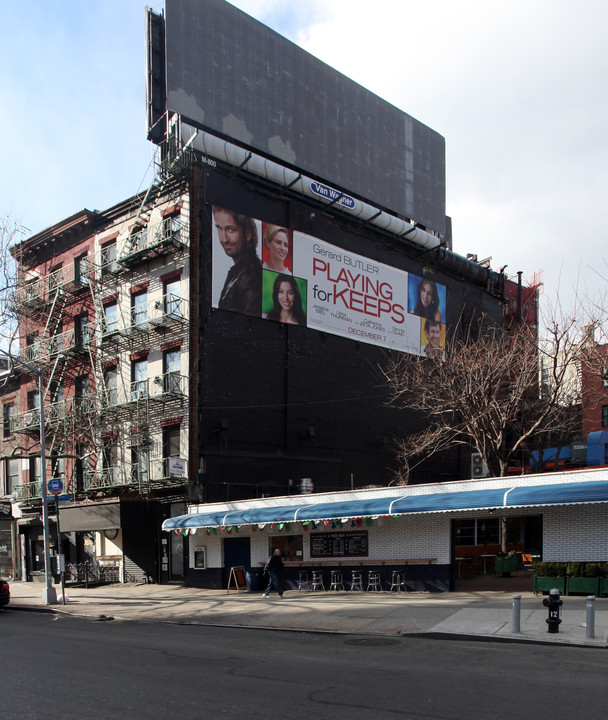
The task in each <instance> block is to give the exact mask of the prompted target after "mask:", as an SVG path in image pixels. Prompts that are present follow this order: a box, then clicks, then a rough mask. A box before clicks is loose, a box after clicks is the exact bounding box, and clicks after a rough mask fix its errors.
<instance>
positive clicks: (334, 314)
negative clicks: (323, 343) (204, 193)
mask: <svg viewBox="0 0 608 720" xmlns="http://www.w3.org/2000/svg"><path fill="white" fill-rule="evenodd" d="M212 303H213V306H214V307H216V308H219V309H221V310H229V311H231V312H239V313H242V314H245V315H252V316H255V317H261V318H264V319H266V320H269V321H275V322H281V323H285V324H291V325H299V326H303V327H308V328H310V329H313V330H319V331H322V332H327V333H331V334H333V335H339V336H341V337H345V338H350V339H352V340H358V341H359V342H365V343H369V344H371V345H378V346H380V347H386V348H391V349H394V350H399V351H401V352H407V353H411V354H415V355H425V356H428V357H436V358H442V357H443V348H444V347H445V324H444V323H445V316H446V288H445V286H443V285H440V284H437V283H435V282H434V281H431V280H428V279H427V278H422V277H418V276H416V275H412V274H409V273H407V272H405V271H403V270H398V269H396V268H393V267H390V266H389V265H384V264H382V263H379V262H376V261H375V260H372V259H370V258H366V257H363V256H361V255H357V254H355V253H351V252H348V251H346V250H344V249H342V248H338V247H336V246H334V245H331V244H330V243H327V242H325V241H323V240H320V239H318V238H316V237H314V236H312V235H308V234H305V233H301V232H299V231H297V230H292V229H290V228H284V227H281V226H278V225H273V224H271V223H267V222H264V221H262V220H259V219H257V218H250V217H247V216H245V215H242V214H240V213H237V212H234V211H232V210H227V209H223V208H219V207H217V206H215V207H214V208H213V283H212Z"/></svg>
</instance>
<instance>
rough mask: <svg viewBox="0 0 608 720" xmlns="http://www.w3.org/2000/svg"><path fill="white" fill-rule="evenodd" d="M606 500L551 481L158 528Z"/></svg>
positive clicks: (283, 508)
mask: <svg viewBox="0 0 608 720" xmlns="http://www.w3.org/2000/svg"><path fill="white" fill-rule="evenodd" d="M594 502H604V503H606V502H608V482H583V483H570V484H551V485H539V486H533V487H514V486H505V487H500V488H492V489H485V490H470V491H458V492H451V493H449V492H444V493H429V494H408V493H405V492H403V493H401V494H395V495H391V496H385V497H379V498H359V499H354V500H344V501H339V502H316V503H315V502H311V503H306V504H303V503H300V504H292V505H279V506H272V505H270V506H269V505H266V506H258V507H251V508H240V509H238V510H231V511H226V510H222V511H217V510H214V511H212V512H198V513H191V514H188V515H180V516H178V517H174V518H169V519H168V520H165V522H164V523H163V530H167V531H168V530H186V529H193V530H194V529H196V528H221V527H232V526H243V525H258V526H264V525H266V524H269V523H293V522H317V521H323V520H346V519H349V520H350V519H352V518H368V517H372V518H373V517H381V516H387V515H407V514H413V513H437V512H453V511H457V510H484V509H486V510H492V509H499V508H502V507H513V508H515V507H534V506H543V505H569V504H575V503H594Z"/></svg>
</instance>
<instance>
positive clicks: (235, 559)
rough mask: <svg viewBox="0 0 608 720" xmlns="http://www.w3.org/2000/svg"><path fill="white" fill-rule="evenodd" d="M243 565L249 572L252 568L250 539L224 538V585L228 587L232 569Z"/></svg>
mask: <svg viewBox="0 0 608 720" xmlns="http://www.w3.org/2000/svg"><path fill="white" fill-rule="evenodd" d="M235 565H242V566H243V567H244V568H245V572H247V571H248V570H249V569H250V568H251V540H250V538H224V570H223V573H222V584H223V586H224V587H228V579H229V577H230V568H231V567H235Z"/></svg>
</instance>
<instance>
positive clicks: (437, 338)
mask: <svg viewBox="0 0 608 720" xmlns="http://www.w3.org/2000/svg"><path fill="white" fill-rule="evenodd" d="M426 335H427V337H428V339H429V345H430V346H431V347H432V348H440V347H441V325H440V324H439V323H432V324H431V325H429V329H428V330H427V333H426Z"/></svg>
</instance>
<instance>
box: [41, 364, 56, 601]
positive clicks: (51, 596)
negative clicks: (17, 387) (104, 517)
mask: <svg viewBox="0 0 608 720" xmlns="http://www.w3.org/2000/svg"><path fill="white" fill-rule="evenodd" d="M35 372H36V374H37V375H38V400H39V403H40V477H41V480H42V490H41V498H42V538H43V542H44V579H45V582H44V590H43V591H42V602H43V603H44V604H45V605H55V604H56V603H57V592H56V591H55V588H54V587H53V574H52V572H51V539H50V533H49V503H48V488H47V486H46V453H45V438H44V395H43V387H42V371H41V370H38V371H35ZM57 512H59V510H58V511H57ZM57 522H59V517H58V518H57ZM57 551H59V548H57Z"/></svg>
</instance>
